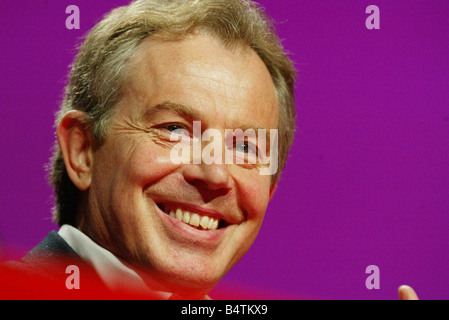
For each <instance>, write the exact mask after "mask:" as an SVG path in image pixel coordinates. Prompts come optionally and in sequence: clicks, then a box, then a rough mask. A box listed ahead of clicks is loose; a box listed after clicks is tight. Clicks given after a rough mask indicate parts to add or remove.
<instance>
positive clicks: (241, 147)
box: [235, 141, 257, 155]
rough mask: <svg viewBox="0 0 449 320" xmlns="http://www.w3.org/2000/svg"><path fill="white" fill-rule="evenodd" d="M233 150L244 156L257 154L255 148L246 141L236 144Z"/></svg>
mask: <svg viewBox="0 0 449 320" xmlns="http://www.w3.org/2000/svg"><path fill="white" fill-rule="evenodd" d="M235 150H236V151H237V152H241V153H244V154H254V155H256V154H257V147H256V146H255V145H254V144H252V143H250V142H248V141H245V142H241V143H240V142H239V143H236V145H235Z"/></svg>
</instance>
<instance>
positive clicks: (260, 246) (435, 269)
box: [0, 0, 449, 299]
mask: <svg viewBox="0 0 449 320" xmlns="http://www.w3.org/2000/svg"><path fill="white" fill-rule="evenodd" d="M125 3H127V1H124V0H122V1H119V0H114V1H110V0H109V1H88V0H71V1H66V0H64V1H62V0H52V1H50V0H40V1H35V0H33V1H31V0H24V1H2V2H1V4H0V21H1V22H2V23H1V27H0V28H1V29H0V35H1V39H0V40H1V46H2V49H1V62H0V63H1V78H0V81H1V93H2V94H1V97H2V103H1V105H2V107H1V109H0V112H1V118H0V119H1V120H0V121H1V126H0V130H1V131H0V132H1V137H2V139H1V140H0V143H1V150H2V163H3V170H1V172H0V182H1V183H2V186H3V187H2V192H1V205H2V207H1V217H0V236H1V240H2V242H3V244H2V247H3V251H4V252H7V251H13V252H15V253H16V254H19V255H20V253H22V252H26V251H27V250H29V249H30V248H32V247H33V246H34V245H35V244H37V243H38V242H39V241H40V240H41V239H42V238H43V237H44V236H45V235H46V234H47V233H48V232H49V231H50V230H51V229H55V228H56V226H55V225H54V224H53V223H52V222H51V216H50V208H51V204H52V190H51V188H50V187H49V186H48V185H47V183H46V177H45V171H44V165H45V164H46V163H47V161H48V158H49V156H50V154H51V152H50V149H51V146H52V143H53V141H54V128H53V114H54V112H55V111H56V110H57V106H58V102H59V101H60V99H61V95H62V89H63V86H64V83H65V79H66V73H67V71H68V70H69V69H68V65H69V64H70V63H71V61H72V59H73V57H74V54H75V52H76V50H75V47H76V45H77V44H78V43H79V41H80V37H81V36H82V35H83V34H85V33H86V32H87V30H89V29H90V28H91V27H92V26H93V25H94V24H95V23H96V22H98V21H99V19H100V17H101V16H102V15H103V14H104V13H105V12H107V11H108V10H109V9H111V8H112V7H115V6H118V5H122V4H125ZM260 3H261V4H262V5H264V6H265V7H266V8H267V11H268V13H269V15H270V16H272V17H273V18H274V20H276V21H277V29H278V32H279V34H280V36H281V38H282V39H284V40H283V43H284V46H285V48H286V49H287V50H288V51H289V52H290V56H291V58H292V59H293V60H294V61H295V64H296V66H297V69H298V73H299V78H298V84H297V88H296V97H297V113H298V126H297V127H298V129H297V133H296V141H295V143H294V145H293V148H292V151H291V154H290V157H289V160H288V164H287V167H286V169H285V172H284V174H283V176H282V179H281V182H280V184H279V187H278V190H277V193H276V194H275V196H274V199H273V201H272V202H271V204H270V206H269V209H268V212H267V215H266V218H265V221H264V224H263V226H262V230H261V232H260V234H259V236H258V238H257V240H256V243H255V244H254V246H253V247H252V248H251V250H250V251H249V252H248V254H247V255H246V256H245V257H244V258H243V259H242V260H241V261H240V262H239V263H238V264H237V265H236V266H235V268H234V269H233V270H231V272H230V273H229V274H228V275H227V276H226V277H225V278H224V279H223V281H222V283H221V284H219V286H218V287H217V289H216V290H220V289H222V290H224V289H226V288H227V289H229V288H231V290H237V289H236V288H239V289H238V290H249V291H251V292H256V293H258V294H260V293H264V294H268V295H269V296H270V297H278V298H318V299H396V296H397V294H396V290H397V287H398V286H399V285H401V284H403V283H407V284H409V285H411V286H413V287H415V289H416V290H417V291H418V294H419V296H420V297H421V298H424V299H448V298H449V289H448V288H449V279H448V276H447V273H448V271H449V259H448V253H449V237H448V235H449V232H448V231H449V169H448V168H449V150H448V147H449V24H448V22H447V21H448V18H449V1H447V0H440V1H438V0H426V1H424V0H416V1H412V0H409V1H399V0H395V1H391V0H389V1H385V0H373V1H371V0H370V1H365V0H345V1H335V0H320V1H306V0H277V1H274V0H273V1H268V0H265V1H260ZM72 4H74V5H77V6H78V7H79V8H80V13H81V15H80V18H81V29H80V30H68V29H66V27H65V20H66V17H67V16H68V14H66V13H65V8H66V7H67V6H68V5H72ZM372 4H374V5H377V6H378V7H379V8H380V29H379V30H368V29H367V28H366V27H365V20H366V18H367V17H368V14H366V13H365V9H366V7H367V6H368V5H372ZM369 265H377V266H378V267H379V269H380V289H378V290H368V289H367V288H366V287H365V279H366V277H367V276H368V275H367V274H366V273H365V268H366V267H367V266H369Z"/></svg>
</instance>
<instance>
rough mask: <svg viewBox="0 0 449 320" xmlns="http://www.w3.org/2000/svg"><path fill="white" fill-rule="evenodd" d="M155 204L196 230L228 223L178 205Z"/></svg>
mask: <svg viewBox="0 0 449 320" xmlns="http://www.w3.org/2000/svg"><path fill="white" fill-rule="evenodd" d="M157 206H158V207H159V209H161V210H162V211H163V212H165V213H166V214H168V215H169V216H170V217H172V218H174V219H177V220H179V221H182V222H184V223H185V224H187V225H189V226H191V227H192V228H196V229H198V230H217V229H220V228H224V227H226V226H227V225H228V223H227V222H226V221H225V220H223V219H220V218H217V217H211V216H208V215H206V214H204V213H197V212H193V211H190V210H187V209H184V208H181V207H180V206H176V205H169V204H163V203H158V204H157Z"/></svg>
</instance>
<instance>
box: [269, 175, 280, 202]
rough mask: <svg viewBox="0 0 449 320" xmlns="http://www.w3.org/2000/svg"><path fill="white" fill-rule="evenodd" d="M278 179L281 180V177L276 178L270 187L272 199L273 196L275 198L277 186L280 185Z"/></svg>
mask: <svg viewBox="0 0 449 320" xmlns="http://www.w3.org/2000/svg"><path fill="white" fill-rule="evenodd" d="M278 181H279V179H276V180H275V181H274V182H273V183H272V184H271V187H270V200H271V198H273V195H274V192H275V191H276V188H277V186H278Z"/></svg>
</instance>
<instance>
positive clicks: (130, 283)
mask: <svg viewBox="0 0 449 320" xmlns="http://www.w3.org/2000/svg"><path fill="white" fill-rule="evenodd" d="M58 234H59V236H61V237H62V238H63V239H64V240H65V241H66V242H67V243H68V244H69V246H70V247H71V248H72V249H73V250H74V251H75V252H76V254H78V255H79V256H80V257H81V258H82V259H83V260H84V261H86V262H88V263H90V264H91V265H92V266H93V268H94V269H95V271H96V272H97V273H98V275H99V276H100V278H101V279H102V280H103V282H104V283H105V285H106V286H107V287H108V288H109V289H111V290H120V289H127V290H129V288H134V289H136V290H138V292H148V293H151V294H152V295H155V294H157V296H160V298H161V299H168V298H169V297H170V296H171V293H168V292H160V291H157V292H155V291H154V290H151V289H150V288H149V287H148V286H147V285H146V284H145V282H144V281H143V279H142V278H141V277H140V276H139V274H138V273H136V272H135V271H134V270H133V269H132V268H131V267H130V266H129V265H127V264H126V263H125V262H123V261H122V260H120V259H119V258H117V257H116V256H115V255H113V254H112V253H111V252H110V251H108V250H106V249H105V248H103V247H101V246H99V245H98V244H96V243H95V242H94V241H93V240H92V239H90V238H89V237H88V236H86V235H85V234H84V233H82V232H81V231H80V230H78V229H76V228H74V227H72V226H70V225H67V224H65V225H63V226H61V228H60V229H59V231H58ZM124 284H126V287H124Z"/></svg>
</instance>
